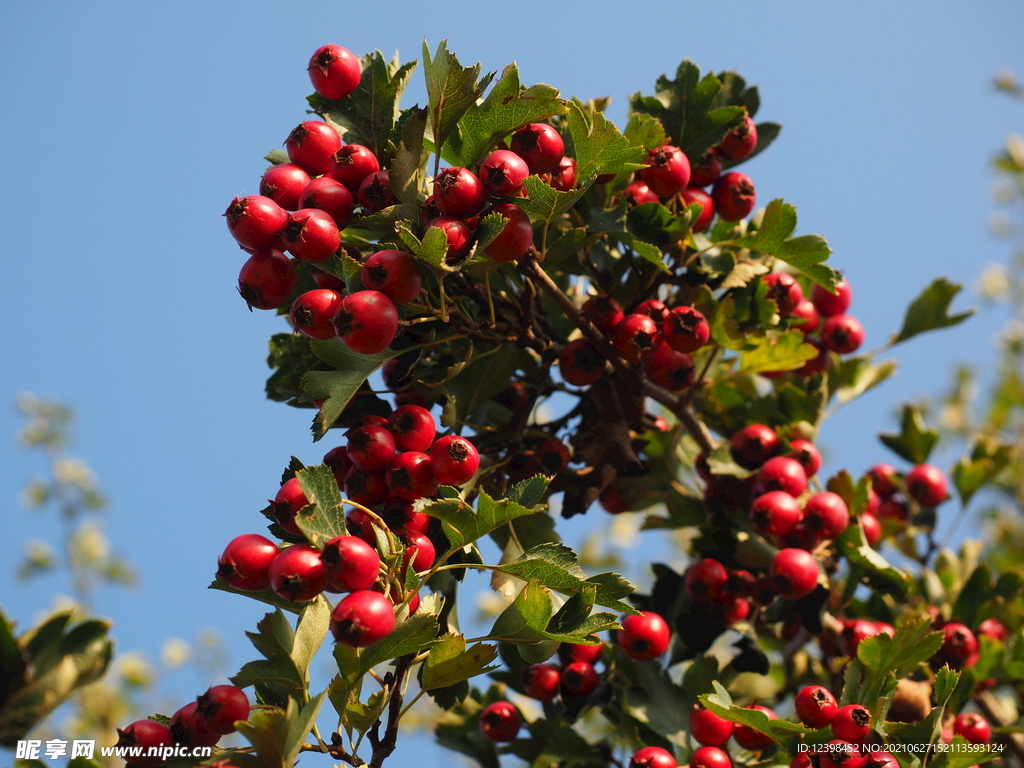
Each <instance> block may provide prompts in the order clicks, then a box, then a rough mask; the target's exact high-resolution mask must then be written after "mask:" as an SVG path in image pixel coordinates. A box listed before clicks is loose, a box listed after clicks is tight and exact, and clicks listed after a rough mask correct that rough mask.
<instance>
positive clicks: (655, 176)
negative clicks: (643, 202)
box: [640, 144, 690, 197]
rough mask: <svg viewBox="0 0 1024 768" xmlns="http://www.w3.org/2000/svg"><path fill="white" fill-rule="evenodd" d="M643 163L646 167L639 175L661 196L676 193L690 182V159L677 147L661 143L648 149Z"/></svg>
mask: <svg viewBox="0 0 1024 768" xmlns="http://www.w3.org/2000/svg"><path fill="white" fill-rule="evenodd" d="M644 163H645V164H646V165H647V167H646V168H644V169H643V170H642V171H640V176H641V178H642V179H643V180H644V181H645V182H646V183H647V186H648V187H650V188H651V191H652V192H654V193H655V194H657V195H660V196H661V197H671V196H672V195H677V194H679V193H680V192H682V191H683V189H685V188H686V185H687V184H689V183H690V161H689V160H687V159H686V155H685V154H683V152H682V150H680V149H679V147H673V146H672V145H671V144H663V145H661V146H660V147H656V148H654V149H648V150H647V158H646V159H645V160H644Z"/></svg>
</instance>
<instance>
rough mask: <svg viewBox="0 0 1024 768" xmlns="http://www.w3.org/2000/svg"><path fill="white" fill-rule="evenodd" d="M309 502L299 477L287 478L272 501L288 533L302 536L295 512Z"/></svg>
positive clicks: (275, 511) (279, 521)
mask: <svg viewBox="0 0 1024 768" xmlns="http://www.w3.org/2000/svg"><path fill="white" fill-rule="evenodd" d="M308 504H309V499H307V498H306V494H305V492H303V490H302V486H301V485H299V479H298V478H297V477H293V478H291V479H289V480H286V481H285V482H284V483H283V484H282V485H281V488H280V489H279V490H278V492H277V495H276V496H274V500H273V501H272V502H271V505H272V506H273V508H274V517H276V518H277V522H278V524H279V525H280V526H281V527H282V528H284V529H285V530H286V531H288V533H294V534H295V535H297V536H301V535H302V531H300V530H299V526H297V525H296V524H295V514H296V513H297V512H298V511H299V510H300V509H302V508H303V507H305V506H307V505H308Z"/></svg>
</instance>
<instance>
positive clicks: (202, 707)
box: [196, 685, 249, 734]
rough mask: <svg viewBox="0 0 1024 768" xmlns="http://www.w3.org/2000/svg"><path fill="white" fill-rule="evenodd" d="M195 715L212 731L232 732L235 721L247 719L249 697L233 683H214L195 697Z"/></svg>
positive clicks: (220, 732)
mask: <svg viewBox="0 0 1024 768" xmlns="http://www.w3.org/2000/svg"><path fill="white" fill-rule="evenodd" d="M196 715H198V717H199V719H200V720H201V721H202V723H203V725H204V726H206V728H208V729H209V730H211V731H213V732H214V733H219V734H228V733H234V731H235V722H237V721H238V720H248V719H249V697H248V696H246V695H245V691H243V690H241V689H240V688H236V687H235V686H233V685H214V686H211V687H210V688H208V689H207V690H206V693H204V694H203V695H202V696H199V697H198V698H197V699H196Z"/></svg>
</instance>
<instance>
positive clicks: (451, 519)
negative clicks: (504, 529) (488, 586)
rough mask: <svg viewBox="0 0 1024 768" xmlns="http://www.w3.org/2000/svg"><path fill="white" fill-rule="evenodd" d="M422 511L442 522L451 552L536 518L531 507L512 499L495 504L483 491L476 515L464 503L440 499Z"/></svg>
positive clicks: (457, 500) (458, 500) (459, 500)
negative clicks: (522, 520)
mask: <svg viewBox="0 0 1024 768" xmlns="http://www.w3.org/2000/svg"><path fill="white" fill-rule="evenodd" d="M422 511H423V512H425V513H426V514H428V515H430V516H431V517H436V518H438V519H439V520H440V521H441V524H442V526H443V527H444V532H445V535H446V536H447V537H448V541H449V542H451V548H452V549H462V548H463V547H465V546H466V545H467V544H472V543H473V542H474V541H476V540H477V539H479V538H481V537H483V536H486V535H487V534H488V533H490V532H491V531H493V530H494V529H495V528H498V527H499V526H502V525H504V524H505V523H507V522H509V521H510V520H515V519H516V518H517V517H523V516H525V515H532V514H533V509H532V508H530V507H524V506H522V505H521V504H516V503H515V502H513V501H510V500H509V499H503V500H501V501H495V500H494V499H492V498H491V497H490V495H489V494H488V493H487V492H486V491H483V490H481V491H480V495H479V496H478V498H477V509H476V511H474V510H473V508H472V507H470V506H469V505H468V504H466V502H464V501H463V500H462V499H441V500H440V501H435V502H433V503H431V504H428V505H426V506H425V507H423V510H422Z"/></svg>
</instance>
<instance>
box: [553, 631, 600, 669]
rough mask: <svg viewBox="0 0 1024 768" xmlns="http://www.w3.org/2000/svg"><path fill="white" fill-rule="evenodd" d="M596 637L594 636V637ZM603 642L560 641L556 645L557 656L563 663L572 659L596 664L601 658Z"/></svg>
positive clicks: (570, 662)
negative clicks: (586, 643)
mask: <svg viewBox="0 0 1024 768" xmlns="http://www.w3.org/2000/svg"><path fill="white" fill-rule="evenodd" d="M595 639H596V638H595ZM603 650H604V644H603V643H598V644H597V645H583V644H582V643H562V644H561V645H559V646H558V658H559V659H560V660H561V662H562V663H563V664H572V663H573V662H574V661H584V662H586V663H587V664H591V665H593V664H597V662H598V661H599V660H600V658H601V652H602V651H603Z"/></svg>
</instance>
